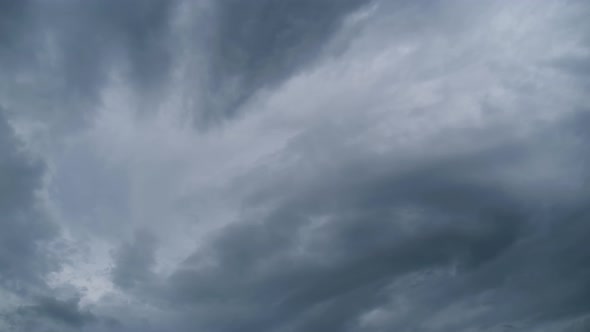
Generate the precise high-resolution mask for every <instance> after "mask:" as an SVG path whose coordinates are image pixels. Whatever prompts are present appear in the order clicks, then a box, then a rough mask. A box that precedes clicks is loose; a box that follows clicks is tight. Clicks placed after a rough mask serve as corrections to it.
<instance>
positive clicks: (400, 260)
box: [140, 113, 590, 331]
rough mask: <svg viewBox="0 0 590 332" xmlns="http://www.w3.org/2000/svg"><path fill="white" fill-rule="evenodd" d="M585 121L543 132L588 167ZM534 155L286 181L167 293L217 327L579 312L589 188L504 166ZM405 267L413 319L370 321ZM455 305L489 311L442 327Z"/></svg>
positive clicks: (416, 324)
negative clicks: (518, 186)
mask: <svg viewBox="0 0 590 332" xmlns="http://www.w3.org/2000/svg"><path fill="white" fill-rule="evenodd" d="M585 123H587V115H586V113H582V114H581V115H579V116H577V117H575V118H574V120H567V121H565V122H563V123H562V124H560V125H559V126H554V127H550V128H547V129H546V130H544V131H542V133H540V134H538V135H537V136H535V138H534V141H543V140H545V139H551V138H554V134H553V132H559V133H560V134H559V135H560V136H562V140H564V139H565V141H564V142H562V143H560V145H559V146H556V147H552V149H560V150H563V151H568V152H567V153H568V155H569V154H570V153H571V154H572V155H571V157H572V158H573V159H572V160H571V161H572V162H574V163H576V164H577V166H579V167H581V169H584V168H585V166H586V165H587V163H588V160H587V158H586V157H581V158H579V156H585V155H587V152H588V148H587V146H586V145H585V144H584V143H583V142H584V141H585V140H586V137H587V134H585V133H582V132H581V131H580V130H579V129H578V128H581V127H583V126H584V125H585ZM564 133H568V134H565V135H566V136H565V137H564V136H563V135H564ZM535 144H537V143H535ZM541 151H542V150H541ZM554 152H557V151H554ZM538 153H539V150H535V148H534V144H533V145H531V142H528V141H527V142H511V144H509V145H507V146H500V147H498V148H494V149H490V150H489V151H483V152H478V153H475V154H474V153H468V154H466V155H461V156H453V157H452V158H449V159H442V160H440V159H438V160H428V161H427V162H424V163H423V164H422V163H421V164H418V165H414V166H413V167H410V168H409V169H408V170H407V171H403V172H400V171H399V170H396V167H393V164H391V162H392V161H391V160H387V159H385V160H379V159H376V160H372V161H371V162H367V161H366V160H364V161H363V167H368V168H372V169H365V170H364V171H363V173H358V168H357V167H355V166H353V165H341V166H340V167H338V168H337V171H335V172H334V174H333V176H331V177H329V178H328V179H326V178H324V179H322V181H321V182H318V181H317V179H313V180H311V182H310V183H305V184H303V185H301V186H300V187H299V186H298V185H296V187H289V188H280V189H278V188H277V190H278V191H277V192H275V191H273V192H272V193H269V194H268V195H271V196H275V197H276V196H277V195H279V199H280V200H279V202H280V203H279V204H278V206H277V207H275V208H273V209H272V210H271V211H270V212H269V213H268V215H266V216H264V217H262V218H261V219H260V220H244V221H242V222H241V223H239V224H236V225H232V226H228V228H226V229H224V230H223V231H222V232H221V233H220V236H219V237H218V238H216V239H214V240H212V241H211V244H210V246H208V247H206V248H204V249H201V250H199V251H197V252H196V253H195V254H194V255H193V256H192V257H190V258H189V259H188V260H187V261H185V263H184V264H183V267H181V268H180V269H179V270H178V271H177V272H176V273H174V274H173V275H172V276H171V277H170V279H169V280H168V281H167V283H168V285H169V286H167V290H166V291H165V292H166V293H167V294H168V295H166V296H167V297H168V299H169V301H170V303H171V304H172V305H175V306H178V308H179V310H186V311H187V313H190V314H191V315H193V316H194V320H192V321H191V323H190V324H197V326H199V327H201V328H203V329H209V330H219V331H238V330H244V329H246V330H252V331H275V330H280V331H306V330H310V329H311V330H316V329H327V330H337V331H357V330H367V331H373V330H375V331H381V330H391V329H412V328H413V329H414V330H416V331H430V329H429V328H428V327H427V326H428V324H429V323H432V324H435V325H434V326H437V327H433V328H432V329H433V330H435V331H462V330H467V329H469V328H472V329H476V330H477V329H487V328H494V327H495V328H501V327H502V326H503V324H515V322H521V321H524V322H526V324H529V327H531V326H535V325H536V324H543V322H544V321H555V320H558V319H569V318H575V317H580V316H583V315H585V314H587V313H588V310H590V308H589V307H588V305H589V304H590V303H589V302H588V301H587V300H586V298H587V295H586V294H587V292H588V283H587V282H586V280H587V277H588V276H587V273H588V271H586V270H587V269H586V268H585V267H584V266H586V264H587V260H588V258H589V256H588V255H587V254H586V253H585V251H584V250H583V247H584V242H583V239H584V238H586V237H587V236H588V234H587V233H588V232H590V227H588V226H587V224H588V222H587V221H588V217H590V215H588V212H587V208H586V206H587V205H588V201H587V200H588V198H589V196H588V192H587V188H583V189H582V191H580V192H578V193H577V195H578V201H564V200H562V199H560V198H559V195H560V193H558V192H554V193H553V195H551V194H550V195H549V197H546V198H544V199H543V200H542V201H536V200H535V199H531V197H530V196H529V195H527V196H522V195H517V194H515V193H514V192H512V191H511V186H510V184H509V183H505V182H504V181H502V180H501V179H499V178H498V175H497V174H496V172H495V171H494V170H495V169H498V168H499V169H502V170H504V171H505V170H509V169H519V168H520V167H521V166H522V165H523V164H524V165H526V164H528V163H530V162H531V160H533V161H534V160H536V159H537V157H538V156H537V154H538ZM388 169H391V171H388ZM561 176H562V177H564V178H568V177H569V176H582V178H579V180H583V179H584V178H587V176H588V173H587V171H584V172H583V173H581V174H565V173H564V174H561ZM297 188H299V189H297ZM299 190H301V191H299ZM281 193H290V194H288V195H286V196H285V195H284V194H281ZM258 199H259V198H258ZM268 199H270V197H268ZM275 199H276V198H275ZM264 201H267V199H262V200H261V202H264ZM251 207H252V206H251ZM252 208H253V207H252ZM203 262H205V263H203ZM140 270H141V269H140ZM416 275H424V276H425V277H423V278H422V279H423V280H422V281H421V280H420V279H421V278H419V277H415V276H416ZM408 276H410V277H411V278H414V279H415V280H414V281H411V282H410V285H407V284H406V286H405V287H406V289H404V290H403V292H402V295H404V296H408V298H407V301H408V303H407V305H408V306H409V312H407V313H406V314H407V317H405V318H401V319H397V320H393V321H387V320H386V321H384V322H380V323H378V324H377V323H376V324H377V325H375V326H372V327H371V326H368V327H367V326H365V327H363V326H362V324H361V323H360V322H361V320H362V316H363V315H364V314H367V313H368V312H369V311H370V310H371V309H373V308H383V310H386V311H387V310H394V311H395V310H396V309H395V308H389V306H390V304H389V302H390V301H393V300H395V298H396V290H395V288H394V286H395V285H396V283H398V282H400V280H403V279H404V278H407V277H408ZM424 280H425V281H424ZM400 296H401V295H400ZM414 297H415V298H414ZM471 302H474V303H473V304H469V303H471ZM457 305H464V306H465V307H464V308H463V310H468V309H469V306H471V305H473V306H478V305H479V306H482V307H486V306H489V308H490V309H487V310H486V311H482V313H481V314H478V316H477V319H472V318H470V317H469V316H466V317H467V318H461V317H451V319H450V320H454V322H453V323H444V322H443V323H440V324H439V325H436V324H437V323H436V322H434V319H432V317H436V315H439V314H440V315H442V314H444V310H445V309H446V308H452V307H453V306H457ZM212 308H214V309H213V310H212ZM457 314H459V315H460V314H461V313H460V312H458V313H457ZM228 317H231V319H229V318H228Z"/></svg>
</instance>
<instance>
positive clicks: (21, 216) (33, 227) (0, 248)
mask: <svg viewBox="0 0 590 332" xmlns="http://www.w3.org/2000/svg"><path fill="white" fill-rule="evenodd" d="M0 155H1V156H2V158H1V159H0V184H1V185H0V215H1V217H0V228H1V232H0V281H1V284H5V283H9V284H12V285H23V286H24V285H26V284H27V283H40V282H42V279H41V278H42V277H43V276H44V274H45V273H47V272H48V271H51V270H53V269H55V264H56V262H55V261H54V260H53V259H52V257H51V254H50V253H48V252H46V250H45V246H46V245H48V244H49V242H50V241H52V240H53V239H55V237H56V236H57V234H58V229H57V226H56V225H54V224H52V223H51V222H50V221H49V220H48V219H47V216H46V215H45V214H44V213H43V211H42V209H40V203H39V201H38V199H37V196H36V192H37V190H38V189H40V187H41V185H42V183H41V182H42V177H43V173H44V165H43V164H42V163H41V162H40V161H39V160H35V159H34V158H32V157H31V156H30V155H29V154H27V152H26V151H25V146H24V145H23V144H22V142H20V141H19V140H18V139H17V137H15V135H14V132H13V130H12V128H11V127H10V125H9V124H8V123H7V122H6V119H5V118H4V114H3V112H2V110H1V109H0ZM18 288H20V287H19V286H17V289H18ZM23 291H26V289H24V290H23Z"/></svg>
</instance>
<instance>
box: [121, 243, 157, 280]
mask: <svg viewBox="0 0 590 332" xmlns="http://www.w3.org/2000/svg"><path fill="white" fill-rule="evenodd" d="M155 254H156V237H154V236H153V235H152V234H150V233H149V232H147V231H139V232H137V233H136V234H135V237H134V238H133V241H132V242H131V243H125V244H123V245H122V246H121V247H120V248H119V249H118V250H117V251H116V252H115V253H114V263H115V266H114V267H113V270H112V278H113V282H114V284H115V285H117V286H119V287H122V288H133V287H135V286H140V285H141V284H145V283H146V282H150V281H151V280H152V279H153V278H154V274H153V272H152V268H153V267H154V264H155V263H156V261H155Z"/></svg>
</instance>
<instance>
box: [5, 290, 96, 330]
mask: <svg viewBox="0 0 590 332" xmlns="http://www.w3.org/2000/svg"><path fill="white" fill-rule="evenodd" d="M79 300H80V299H78V298H72V299H67V300H59V299H56V298H51V297H44V298H40V299H39V300H38V301H37V303H36V304H33V305H28V306H22V307H19V308H18V309H17V310H16V316H18V318H20V319H21V320H25V321H26V320H31V321H38V320H43V319H47V320H49V321H53V322H57V323H59V324H63V325H65V326H66V327H72V328H81V327H83V326H84V325H86V324H88V323H92V322H94V321H95V320H96V317H95V316H94V315H92V314H91V313H90V312H87V311H83V310H81V309H80V307H79ZM25 324H26V323H25Z"/></svg>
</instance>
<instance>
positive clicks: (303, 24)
mask: <svg viewBox="0 0 590 332" xmlns="http://www.w3.org/2000/svg"><path fill="white" fill-rule="evenodd" d="M368 4H370V1H367V0H343V1H334V0H319V1H317V0H316V1H312V0H303V1H297V0H295V1H293V0H287V1H277V0H262V1H255V2H249V3H246V2H243V1H236V0H225V1H219V2H218V3H217V8H215V10H214V15H215V21H214V22H213V27H214V31H213V32H212V34H213V37H212V40H211V45H209V47H210V48H211V51H210V52H211V54H210V55H209V57H210V59H211V64H210V69H209V74H210V83H209V86H208V89H210V91H211V94H212V100H211V101H210V103H211V106H210V111H209V112H212V114H206V116H208V117H213V118H224V117H226V116H230V115H232V114H233V113H236V112H237V109H238V107H239V106H240V104H242V103H243V102H244V101H245V100H247V99H248V98H249V97H250V96H251V95H252V94H253V93H255V92H256V91H257V90H258V89H260V88H272V87H273V86H275V85H277V84H280V83H281V81H282V80H284V79H286V78H288V77H290V76H291V75H293V74H296V73H297V71H299V70H300V69H301V66H303V65H305V64H308V63H310V62H311V61H313V60H314V59H315V58H316V57H317V56H318V55H319V54H320V53H321V52H322V50H323V47H324V46H325V44H326V43H327V42H328V41H329V40H330V37H332V36H333V34H334V33H335V31H337V29H338V28H339V27H340V25H341V23H342V21H343V19H344V18H345V16H346V15H347V14H350V13H351V12H353V11H354V10H356V9H358V8H360V7H361V6H362V5H368ZM220 99H221V101H220ZM218 112H219V113H220V114H216V113H218Z"/></svg>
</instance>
